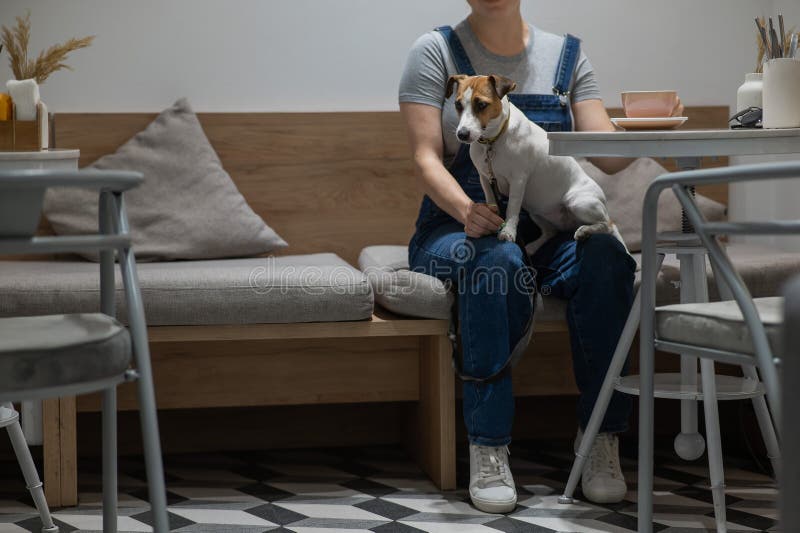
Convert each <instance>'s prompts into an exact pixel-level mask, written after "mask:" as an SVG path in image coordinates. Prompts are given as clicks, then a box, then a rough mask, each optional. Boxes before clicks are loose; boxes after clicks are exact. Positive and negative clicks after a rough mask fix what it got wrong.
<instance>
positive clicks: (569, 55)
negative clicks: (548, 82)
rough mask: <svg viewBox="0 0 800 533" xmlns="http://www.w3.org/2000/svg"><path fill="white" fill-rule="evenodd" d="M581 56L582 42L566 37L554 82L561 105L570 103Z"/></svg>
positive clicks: (572, 36)
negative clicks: (570, 87)
mask: <svg viewBox="0 0 800 533" xmlns="http://www.w3.org/2000/svg"><path fill="white" fill-rule="evenodd" d="M580 56H581V40H580V39H578V38H577V37H575V36H574V35H570V34H569V33H568V34H566V35H565V36H564V46H563V47H562V48H561V58H560V59H559V60H558V68H557V69H556V79H555V80H554V81H553V94H555V95H556V96H558V98H559V99H560V100H561V105H562V106H566V105H567V104H568V103H569V95H570V91H569V86H570V84H571V83H572V76H573V74H574V73H575V66H576V65H577V64H578V59H579V58H580Z"/></svg>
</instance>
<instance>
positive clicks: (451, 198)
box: [400, 103, 503, 237]
mask: <svg viewBox="0 0 800 533" xmlns="http://www.w3.org/2000/svg"><path fill="white" fill-rule="evenodd" d="M400 112H401V113H402V115H403V118H404V119H405V122H406V131H407V132H408V139H409V143H410V145H411V153H412V157H413V161H414V170H415V174H416V176H417V179H418V181H419V183H420V185H421V186H422V189H423V191H425V194H427V195H428V196H430V197H431V199H432V200H433V201H434V202H435V203H436V205H437V206H439V208H441V209H442V210H444V211H445V212H447V213H448V214H449V215H450V216H452V217H453V218H455V219H456V220H458V221H459V222H461V223H462V224H464V231H465V232H466V233H467V235H468V236H470V237H482V236H483V235H489V234H492V233H496V232H497V230H498V229H499V228H500V224H502V223H503V219H502V218H500V217H499V216H497V214H495V213H494V212H493V211H492V209H490V208H489V207H488V206H487V205H486V204H476V203H475V202H473V201H472V200H471V199H470V198H469V196H467V194H466V193H465V192H464V190H463V189H462V188H461V186H460V185H459V184H458V182H457V181H456V180H455V178H453V176H452V175H451V174H450V172H448V171H447V169H446V168H445V167H444V164H443V162H442V153H443V151H444V146H443V142H442V111H441V109H438V108H436V107H433V106H430V105H426V104H417V103H401V104H400Z"/></svg>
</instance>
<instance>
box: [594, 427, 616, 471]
mask: <svg viewBox="0 0 800 533" xmlns="http://www.w3.org/2000/svg"><path fill="white" fill-rule="evenodd" d="M590 461H591V464H592V468H591V471H592V473H594V474H601V473H602V474H607V475H609V476H611V477H612V478H613V479H622V478H621V476H620V472H621V471H622V469H621V467H620V464H619V441H618V440H617V439H616V438H614V436H613V435H609V434H606V433H600V434H598V435H597V438H595V440H594V446H592V451H591V453H590Z"/></svg>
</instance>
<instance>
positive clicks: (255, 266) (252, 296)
mask: <svg viewBox="0 0 800 533" xmlns="http://www.w3.org/2000/svg"><path fill="white" fill-rule="evenodd" d="M98 270H99V267H98V265H97V264H94V263H89V262H86V261H47V262H37V261H0V316H17V315H40V314H51V313H76V312H90V311H96V310H98V309H99V305H100V300H99V295H100V292H99V285H98V279H99V274H98ZM138 272H139V281H140V285H141V290H142V298H143V300H144V307H145V314H146V318H147V323H148V324H149V325H153V326H159V325H185V324H195V325H198V324H253V323H270V322H278V323H287V322H318V321H319V322H327V321H345V320H362V319H368V318H370V317H371V316H372V305H373V300H372V289H371V288H370V285H369V282H368V281H367V279H366V277H365V276H364V275H363V274H362V273H361V272H359V271H358V270H356V269H355V268H353V267H351V266H350V265H348V264H347V263H346V262H345V261H344V260H343V259H341V258H339V257H338V256H336V255H335V254H312V255H297V256H283V257H267V258H250V259H219V260H211V261H173V262H160V263H143V264H140V265H138ZM116 281H117V294H118V296H119V297H118V299H117V304H118V306H117V309H118V311H117V316H119V317H120V318H121V320H123V321H125V316H126V315H125V312H124V307H123V306H122V298H123V293H122V284H121V280H120V276H119V271H117V276H116Z"/></svg>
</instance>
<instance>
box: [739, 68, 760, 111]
mask: <svg viewBox="0 0 800 533" xmlns="http://www.w3.org/2000/svg"><path fill="white" fill-rule="evenodd" d="M763 88H764V82H763V76H762V74H761V73H760V72H751V73H750V74H745V75H744V83H743V84H742V85H741V87H739V90H738V91H736V112H737V113H738V112H739V111H743V110H745V109H747V108H750V107H763V106H762V101H763V99H762V96H763Z"/></svg>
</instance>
